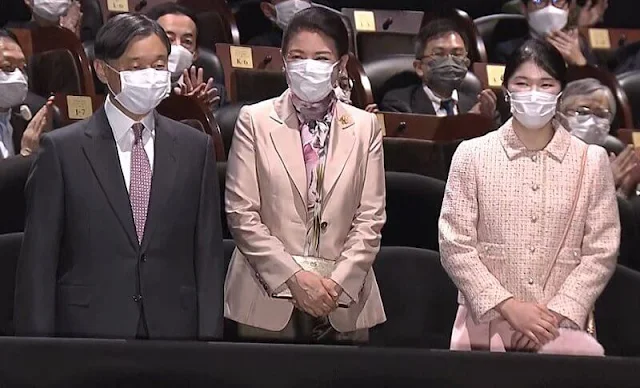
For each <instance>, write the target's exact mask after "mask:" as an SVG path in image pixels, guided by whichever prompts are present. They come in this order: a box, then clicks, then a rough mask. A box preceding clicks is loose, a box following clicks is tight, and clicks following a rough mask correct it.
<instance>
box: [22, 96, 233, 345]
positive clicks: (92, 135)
mask: <svg viewBox="0 0 640 388" xmlns="http://www.w3.org/2000/svg"><path fill="white" fill-rule="evenodd" d="M155 133H156V134H155V158H154V168H153V178H152V183H151V194H150V202H149V211H148V215H147V222H146V227H145V233H144V238H143V240H142V243H141V244H138V240H137V237H136V233H135V227H134V223H133V215H132V211H131V205H130V202H129V194H128V192H127V190H126V186H125V182H124V178H123V176H122V172H121V169H120V165H119V164H120V163H119V160H118V154H117V149H116V144H115V141H114V137H113V133H112V130H111V128H110V126H109V122H108V120H107V116H106V114H105V112H104V109H102V108H101V109H100V110H98V111H97V112H96V113H95V114H94V115H93V116H92V117H91V118H89V119H87V120H85V121H82V122H79V123H76V124H73V125H71V126H68V127H66V128H62V129H59V130H56V131H54V132H51V133H48V134H45V135H44V136H43V137H42V140H41V149H40V152H39V154H38V158H37V159H36V161H35V162H34V164H33V167H32V169H31V172H30V175H29V179H28V181H27V187H26V194H27V204H28V212H27V221H26V225H25V234H24V242H23V246H22V252H21V254H20V260H19V262H18V269H17V272H16V296H15V313H14V320H15V327H16V334H17V335H22V336H51V335H58V336H73V337H101V338H134V337H135V336H136V333H137V326H138V321H139V318H140V313H141V310H144V314H145V317H146V322H147V326H148V332H149V337H150V338H151V339H195V338H199V339H214V338H221V336H222V325H223V318H222V317H223V281H224V272H225V269H224V266H223V263H224V259H223V246H222V235H221V227H220V209H219V204H220V200H219V196H220V193H219V187H218V178H217V176H216V175H217V172H216V163H215V156H214V151H213V144H212V141H211V139H210V138H209V137H208V136H207V135H205V134H203V133H201V132H199V131H197V130H195V129H193V128H191V127H189V126H186V125H184V124H181V123H178V122H176V121H173V120H170V119H168V118H166V117H163V116H160V115H158V114H156V128H155Z"/></svg>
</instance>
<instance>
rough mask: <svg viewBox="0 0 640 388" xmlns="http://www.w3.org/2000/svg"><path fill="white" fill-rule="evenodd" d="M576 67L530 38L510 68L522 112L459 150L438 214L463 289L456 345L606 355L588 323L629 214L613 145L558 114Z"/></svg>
mask: <svg viewBox="0 0 640 388" xmlns="http://www.w3.org/2000/svg"><path fill="white" fill-rule="evenodd" d="M566 71H567V70H566V66H565V63H564V60H563V58H562V56H561V54H560V53H559V52H558V51H557V50H556V49H554V48H553V47H552V46H550V45H549V44H547V43H544V42H542V41H538V40H530V41H527V42H525V44H524V45H523V46H522V47H521V48H519V49H518V50H517V51H516V53H515V54H514V55H513V56H512V57H511V58H510V60H509V62H508V63H507V66H506V69H505V73H504V88H505V90H506V93H507V95H508V96H509V101H510V103H511V111H512V113H513V118H512V119H511V120H509V121H508V122H507V123H506V124H504V125H503V126H502V128H500V129H499V130H497V131H496V132H492V133H490V134H487V135H485V136H483V137H480V138H477V139H473V140H470V141H466V142H463V143H462V144H461V145H460V147H459V148H458V150H457V151H456V153H455V155H454V157H453V161H452V166H451V172H450V175H449V179H448V181H447V188H446V191H445V197H444V202H443V205H442V213H441V216H440V225H439V226H440V252H441V257H442V265H443V267H444V268H445V270H446V271H447V273H448V274H449V276H450V277H451V279H452V280H453V282H454V283H455V284H456V286H457V287H458V289H459V291H460V293H459V300H458V302H459V308H458V314H457V316H456V321H455V324H454V328H453V333H452V337H451V348H452V349H455V350H476V349H484V350H492V351H505V350H528V351H541V352H558V353H572V354H602V348H601V347H600V345H599V344H598V343H597V342H596V341H595V340H594V339H593V337H591V336H590V335H589V334H587V333H586V331H587V330H589V331H590V329H592V325H591V324H590V322H591V320H590V319H589V317H590V314H591V312H592V310H593V306H594V304H595V301H596V299H597V297H598V295H600V293H601V292H602V290H603V289H604V287H605V285H606V283H607V281H608V280H609V278H610V277H611V274H612V273H613V270H614V268H615V263H616V254H617V250H618V245H619V240H620V221H619V217H618V209H617V204H616V197H615V189H614V184H613V179H612V177H611V173H610V171H609V163H608V158H607V154H606V152H605V151H604V149H602V148H601V147H595V146H587V145H586V144H584V143H583V142H582V141H580V140H578V139H577V138H575V137H573V136H571V135H570V134H569V133H568V132H567V131H566V130H565V129H564V128H563V127H562V126H561V125H560V124H559V123H558V122H557V121H556V120H555V119H554V115H555V113H556V103H557V100H558V98H559V96H560V94H561V90H562V88H563V86H564V84H565V82H566ZM567 339H569V340H567Z"/></svg>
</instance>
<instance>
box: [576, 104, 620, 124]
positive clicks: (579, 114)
mask: <svg viewBox="0 0 640 388" xmlns="http://www.w3.org/2000/svg"><path fill="white" fill-rule="evenodd" d="M567 114H568V115H570V116H574V117H576V118H577V119H578V120H580V119H584V120H587V119H588V116H591V115H594V116H596V117H599V118H601V119H605V120H609V121H612V120H613V113H611V111H609V109H601V108H596V109H591V108H589V107H588V106H579V107H577V108H575V109H568V110H567Z"/></svg>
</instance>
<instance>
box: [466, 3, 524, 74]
mask: <svg viewBox="0 0 640 388" xmlns="http://www.w3.org/2000/svg"><path fill="white" fill-rule="evenodd" d="M474 24H475V25H476V27H477V28H478V32H479V33H480V36H481V37H482V40H483V41H484V44H485V47H486V49H487V55H488V57H489V62H490V63H496V55H495V48H496V45H497V44H498V43H501V42H506V41H508V40H511V39H515V38H519V37H522V36H526V35H528V34H529V25H528V24H527V19H526V18H525V17H524V16H523V15H514V14H504V13H503V14H496V15H488V16H483V17H480V18H477V19H475V20H474Z"/></svg>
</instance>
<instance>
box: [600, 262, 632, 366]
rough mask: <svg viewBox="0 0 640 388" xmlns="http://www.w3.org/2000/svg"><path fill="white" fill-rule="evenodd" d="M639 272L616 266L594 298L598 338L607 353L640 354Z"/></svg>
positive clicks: (612, 354)
mask: <svg viewBox="0 0 640 388" xmlns="http://www.w3.org/2000/svg"><path fill="white" fill-rule="evenodd" d="M639 294H640V273H639V272H636V271H634V270H631V269H629V268H626V267H624V266H621V265H618V266H617V267H616V270H615V273H614V274H613V277H612V278H611V280H610V281H609V283H608V284H607V286H606V288H605V289H604V291H603V293H602V295H600V298H598V301H597V302H596V308H595V318H596V333H597V337H598V341H600V343H601V344H602V346H604V349H605V353H606V354H607V355H610V356H633V357H638V356H640V337H639V336H638V321H640V298H638V297H636V296H637V295H639Z"/></svg>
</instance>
